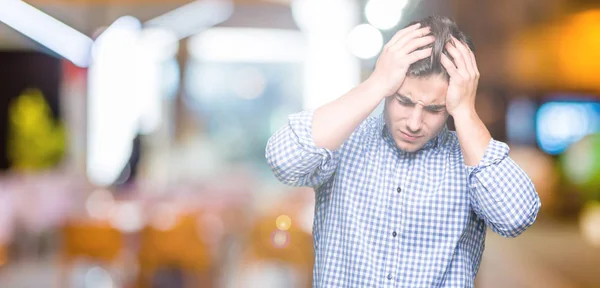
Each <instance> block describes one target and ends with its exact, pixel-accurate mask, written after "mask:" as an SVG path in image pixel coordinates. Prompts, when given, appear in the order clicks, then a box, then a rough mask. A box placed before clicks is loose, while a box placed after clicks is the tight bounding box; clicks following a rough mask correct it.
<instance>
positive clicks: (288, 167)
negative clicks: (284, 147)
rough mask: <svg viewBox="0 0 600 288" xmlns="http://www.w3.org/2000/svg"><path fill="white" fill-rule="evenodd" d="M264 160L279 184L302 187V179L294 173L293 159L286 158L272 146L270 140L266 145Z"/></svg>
mask: <svg viewBox="0 0 600 288" xmlns="http://www.w3.org/2000/svg"><path fill="white" fill-rule="evenodd" d="M265 158H266V161H267V164H268V165H269V168H270V169H271V172H272V173H273V175H274V176H275V178H276V179H277V180H278V181H279V182H281V183H282V184H285V185H289V186H296V187H297V186H302V183H301V182H302V177H300V176H299V175H298V174H297V173H295V172H294V171H295V170H294V169H293V168H294V167H293V165H292V164H293V159H290V157H286V156H285V153H282V151H280V150H279V149H278V148H277V147H276V146H275V145H272V142H271V140H269V142H268V143H267V147H266V149H265ZM291 160H292V161H291Z"/></svg>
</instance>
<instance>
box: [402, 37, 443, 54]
mask: <svg viewBox="0 0 600 288" xmlns="http://www.w3.org/2000/svg"><path fill="white" fill-rule="evenodd" d="M433 41H435V37H433V36H425V37H420V38H415V39H412V40H410V41H408V43H406V45H404V47H401V46H394V48H393V51H399V52H400V53H403V54H404V55H406V54H408V53H410V52H413V51H415V50H417V49H418V48H421V47H423V46H426V45H428V44H431V43H433Z"/></svg>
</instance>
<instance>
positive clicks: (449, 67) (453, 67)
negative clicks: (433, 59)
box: [440, 53, 460, 78]
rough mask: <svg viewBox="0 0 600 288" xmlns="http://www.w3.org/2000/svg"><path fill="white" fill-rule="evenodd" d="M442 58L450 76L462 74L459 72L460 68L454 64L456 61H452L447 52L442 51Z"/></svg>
mask: <svg viewBox="0 0 600 288" xmlns="http://www.w3.org/2000/svg"><path fill="white" fill-rule="evenodd" d="M440 60H441V62H442V65H443V66H444V68H446V71H447V72H448V75H450V78H452V77H459V76H460V74H459V73H458V69H457V68H456V65H454V63H452V60H450V58H448V56H446V54H444V53H442V58H441V59H440Z"/></svg>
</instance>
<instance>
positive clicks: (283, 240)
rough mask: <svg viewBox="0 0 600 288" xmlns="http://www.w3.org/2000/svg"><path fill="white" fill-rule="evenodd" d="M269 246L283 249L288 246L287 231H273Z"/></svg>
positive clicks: (288, 237)
mask: <svg viewBox="0 0 600 288" xmlns="http://www.w3.org/2000/svg"><path fill="white" fill-rule="evenodd" d="M271 244H273V247H275V248H285V247H287V246H288V245H289V244H290V233H289V232H288V231H281V230H275V231H273V233H271Z"/></svg>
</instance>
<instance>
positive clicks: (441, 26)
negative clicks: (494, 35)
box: [407, 15, 475, 79]
mask: <svg viewBox="0 0 600 288" xmlns="http://www.w3.org/2000/svg"><path fill="white" fill-rule="evenodd" d="M416 23H421V27H431V33H430V34H429V35H433V36H434V37H435V41H434V42H433V43H431V44H429V45H426V46H423V47H422V48H419V49H425V48H429V47H433V49H432V53H431V56H430V57H427V58H425V59H421V60H419V61H417V62H415V63H413V64H412V65H410V67H409V68H408V72H407V75H408V76H410V77H428V76H431V75H440V74H442V75H444V77H445V78H446V79H449V78H450V76H449V75H448V72H446V69H445V68H444V66H443V65H442V62H441V58H442V53H444V54H445V55H446V56H448V58H449V59H450V60H452V56H450V54H449V53H448V51H446V49H445V48H444V47H445V45H446V43H447V42H448V41H450V40H451V38H450V35H452V36H454V38H456V39H458V40H459V41H461V42H463V43H466V44H467V46H468V47H469V48H470V49H471V51H473V53H475V46H473V42H472V41H471V39H470V38H469V37H467V35H465V33H463V32H462V31H460V30H459V29H458V26H457V25H456V23H454V21H452V20H451V19H450V18H448V17H445V16H438V15H434V16H429V17H427V18H425V19H422V20H420V21H414V22H412V23H410V24H409V25H407V27H408V26H410V25H413V24H416Z"/></svg>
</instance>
